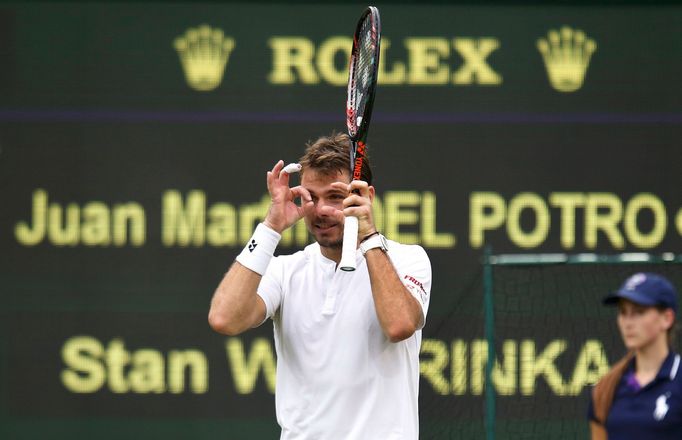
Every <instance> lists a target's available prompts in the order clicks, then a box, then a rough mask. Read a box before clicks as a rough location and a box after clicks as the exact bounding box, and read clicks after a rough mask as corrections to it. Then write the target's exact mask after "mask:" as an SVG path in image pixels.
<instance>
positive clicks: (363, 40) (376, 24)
mask: <svg viewBox="0 0 682 440" xmlns="http://www.w3.org/2000/svg"><path fill="white" fill-rule="evenodd" d="M380 43H381V19H380V17H379V9H377V8H376V7H374V6H369V7H367V9H365V11H364V12H363V13H362V15H361V16H360V19H359V20H358V24H357V26H356V29H355V34H354V35H353V48H352V50H351V56H350V63H349V74H348V91H347V95H346V127H347V129H348V136H350V138H351V140H352V141H354V142H358V141H363V140H364V139H365V138H366V136H367V129H368V127H369V121H370V119H371V116H372V107H373V104H374V94H375V91H376V84H377V75H378V72H379V52H380Z"/></svg>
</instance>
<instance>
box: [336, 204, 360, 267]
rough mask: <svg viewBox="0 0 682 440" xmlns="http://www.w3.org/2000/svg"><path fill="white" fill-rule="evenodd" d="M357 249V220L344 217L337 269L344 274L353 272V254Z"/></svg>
mask: <svg viewBox="0 0 682 440" xmlns="http://www.w3.org/2000/svg"><path fill="white" fill-rule="evenodd" d="M357 247H358V218H357V217H346V220H345V222H344V225H343V247H342V248H341V262H340V263H339V268H340V269H341V270H343V271H346V272H352V271H354V270H355V267H356V266H355V253H356V251H357Z"/></svg>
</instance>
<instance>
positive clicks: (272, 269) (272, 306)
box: [257, 257, 284, 324]
mask: <svg viewBox="0 0 682 440" xmlns="http://www.w3.org/2000/svg"><path fill="white" fill-rule="evenodd" d="M283 270H284V266H283V264H282V259H281V258H279V257H274V258H273V259H272V260H270V264H269V265H268V268H267V269H266V271H265V274H264V275H263V278H261V280H260V284H259V285H258V290H257V293H258V296H260V297H261V298H262V299H263V302H264V303H265V319H264V320H263V322H265V321H266V320H267V319H268V318H270V319H272V317H273V316H275V313H276V312H277V310H278V309H279V306H280V304H281V303H282V292H283V289H282V279H283ZM263 322H261V324H263Z"/></svg>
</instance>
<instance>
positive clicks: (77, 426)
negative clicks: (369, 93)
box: [0, 2, 682, 439]
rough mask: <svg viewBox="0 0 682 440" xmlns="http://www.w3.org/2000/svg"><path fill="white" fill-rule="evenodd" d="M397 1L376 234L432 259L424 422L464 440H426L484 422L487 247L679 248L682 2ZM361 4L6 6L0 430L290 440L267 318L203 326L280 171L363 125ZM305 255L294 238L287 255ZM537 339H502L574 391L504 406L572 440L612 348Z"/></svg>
mask: <svg viewBox="0 0 682 440" xmlns="http://www.w3.org/2000/svg"><path fill="white" fill-rule="evenodd" d="M380 6H381V14H382V25H383V32H382V34H383V41H382V55H381V62H382V64H381V66H380V73H379V87H378V90H377V98H376V102H375V108H374V115H373V121H372V130H371V135H370V137H369V151H370V157H371V160H372V164H373V169H374V175H375V187H376V189H377V196H378V197H377V202H376V203H375V217H376V219H377V225H378V227H379V229H380V230H381V231H382V232H384V234H385V235H387V236H388V237H389V238H391V239H393V240H397V241H401V242H404V243H415V244H420V245H421V246H423V247H424V248H425V249H426V251H427V253H428V254H429V256H430V258H431V262H432V269H433V290H432V292H431V294H432V299H431V306H430V310H429V316H428V319H427V324H426V327H425V329H424V332H423V336H424V340H425V344H424V347H423V354H424V359H423V363H422V376H423V377H422V381H421V389H420V402H421V403H420V405H421V407H422V412H421V415H420V418H421V423H422V433H423V436H424V437H425V438H450V437H445V436H442V435H441V436H440V437H439V436H438V434H437V433H438V432H440V431H438V430H437V429H436V428H434V426H441V425H443V424H451V425H452V426H466V425H467V423H469V422H471V421H474V422H473V423H474V424H477V423H479V422H480V421H481V420H482V416H481V414H482V408H483V403H482V402H483V392H482V388H481V387H482V384H481V382H480V371H481V370H480V368H481V366H482V365H484V362H483V363H479V365H478V367H475V366H473V364H471V363H470V362H469V360H467V359H468V357H470V356H473V353H476V350H479V351H480V352H482V351H481V350H483V346H482V345H480V344H481V339H482V338H483V322H482V307H483V293H482V286H481V281H480V280H481V276H482V269H481V257H482V255H483V249H484V248H485V247H486V246H492V248H493V249H494V251H496V252H533V253H541V252H567V253H580V252H596V253H618V252H625V251H627V252H653V253H661V252H676V253H679V252H680V249H682V177H681V176H682V170H681V167H682V145H681V144H680V139H682V107H681V103H682V88H680V86H679V79H680V77H682V45H681V44H680V41H682V40H681V38H680V37H681V35H680V26H679V23H680V22H681V19H682V8H680V7H678V6H663V5H662V6H657V7H653V6H651V7H644V6H601V7H587V6H569V7H566V6H564V7H560V6H468V5H466V6H465V5H462V6H457V5H448V4H426V5H422V6H416V5H411V4H400V3H396V4H385V5H380ZM362 7H363V6H362V5H342V4H340V3H332V4H329V5H305V4H293V5H288V4H284V3H267V2H266V3H252V4H246V3H229V2H225V3H221V2H209V3H197V4H194V3H189V2H187V3H183V2H178V3H176V2H167V3H158V2H157V3H127V2H120V3H116V2H114V3H88V2H76V3H62V2H56V3H39V2H26V3H4V4H2V5H0V212H1V213H2V215H1V216H0V249H1V252H0V263H2V264H0V330H1V332H0V426H1V427H0V436H2V437H3V438H64V439H66V438H87V437H97V438H119V437H121V436H128V437H130V438H140V437H149V438H161V437H166V438H186V437H189V436H192V437H194V438H215V437H216V436H222V437H224V438H235V439H242V438H243V439H245V438H275V437H276V436H277V435H279V434H278V433H279V430H278V427H277V424H276V420H275V415H274V397H273V393H274V369H275V365H276V359H275V356H274V350H273V344H272V329H271V326H270V324H268V323H266V324H265V325H263V326H261V327H260V328H258V329H257V330H254V331H252V332H249V333H246V334H244V335H241V336H239V337H223V336H221V335H218V334H215V333H213V332H212V331H211V330H210V329H209V327H208V324H207V312H208V306H209V301H210V298H211V296H212V294H213V290H214V289H215V287H216V286H217V285H218V283H219V281H220V279H221V278H222V276H223V274H224V273H225V272H226V271H227V269H228V268H229V266H230V264H231V263H232V261H233V259H234V257H235V256H236V255H237V254H238V252H239V251H240V250H241V248H242V246H243V245H244V243H245V242H246V240H247V239H248V238H249V237H250V235H251V232H252V230H253V228H254V227H255V225H256V224H257V223H258V222H259V221H260V220H261V219H262V218H263V217H264V215H265V213H266V211H267V207H268V203H269V197H268V195H267V189H266V185H265V172H266V171H267V170H269V169H270V168H271V167H272V165H273V164H274V163H275V162H276V161H277V160H279V159H284V160H285V161H286V162H290V161H295V160H296V159H297V158H298V157H300V155H301V154H302V152H303V148H304V145H305V143H306V141H308V140H313V139H315V138H317V137H318V136H320V135H325V134H329V133H331V132H332V131H334V130H336V131H342V130H344V113H343V109H344V103H345V83H346V81H347V62H348V56H349V52H350V48H351V40H350V38H351V35H352V30H353V24H354V23H355V20H356V18H357V15H358V14H359V12H360V10H361V8H362ZM245 17H248V18H245ZM254 17H257V20H255V19H253V18H254ZM309 240H310V237H309V236H308V234H307V232H306V230H305V227H304V225H303V224H299V225H296V226H295V227H293V228H292V229H291V230H290V231H288V232H287V234H285V236H284V238H283V241H282V243H281V244H280V246H279V248H278V251H277V252H278V253H291V252H295V251H296V250H298V249H301V248H302V247H303V246H305V245H306V243H308V242H309ZM675 274H676V272H672V276H673V277H675V276H676V275H675ZM615 287H616V286H615V285H613V286H610V287H609V288H615ZM678 287H679V288H682V285H680V284H679V280H678ZM604 293H605V292H604ZM599 299H600V297H599V296H596V297H594V298H593V300H594V302H593V303H586V304H585V305H584V312H585V314H590V313H592V312H590V310H591V309H592V307H594V308H598V307H599V304H600V302H599ZM544 312H546V311H542V310H535V311H529V313H538V314H542V313H544ZM600 319H606V320H611V319H612V318H611V316H610V315H608V314H607V315H606V317H604V318H600ZM533 322H537V324H536V325H535V326H531V327H529V328H526V329H525V330H524V331H523V332H519V333H518V334H513V333H512V334H506V335H502V336H503V338H504V339H505V340H507V341H512V342H513V343H514V344H517V346H518V347H519V349H520V347H521V346H522V345H523V344H527V343H530V342H532V343H533V344H535V345H533V347H535V349H536V351H537V353H538V355H537V357H536V358H534V359H536V360H538V362H537V363H536V364H533V365H525V364H523V362H521V361H520V362H521V363H520V364H519V368H520V369H523V368H531V369H532V368H541V367H539V366H538V365H540V363H541V362H540V361H542V362H545V364H546V362H550V361H551V362H553V361H554V360H556V365H557V368H556V371H557V373H556V374H554V373H552V374H554V375H552V374H544V373H542V371H540V370H538V371H540V373H537V374H536V375H531V376H530V379H528V377H526V382H523V383H522V381H512V382H509V381H507V382H505V384H506V385H505V387H502V386H501V385H500V386H499V387H498V389H497V391H498V393H506V395H509V396H512V397H514V398H518V399H519V400H520V401H524V399H533V398H538V399H542V400H543V401H547V402H549V405H556V406H557V407H561V405H562V404H563V402H571V405H572V406H571V408H578V409H576V410H574V411H573V410H571V411H573V412H572V413H570V414H569V416H570V417H573V418H575V419H576V420H580V418H581V417H583V414H584V412H581V411H582V406H580V405H581V403H580V402H584V398H585V395H586V394H585V393H586V390H587V389H588V386H589V384H590V383H591V382H590V381H592V382H593V379H594V378H593V377H592V376H590V375H589V374H588V375H586V376H585V378H584V381H583V382H580V381H577V382H576V380H578V379H575V377H576V376H575V374H573V375H572V372H574V369H575V368H576V363H577V362H578V359H579V358H580V356H581V353H583V354H584V353H585V352H586V350H587V351H589V350H593V349H595V347H597V348H596V350H597V352H599V353H601V351H599V350H602V349H603V353H605V356H606V358H604V359H602V361H601V363H598V365H596V366H595V367H594V369H595V370H594V371H597V372H600V371H601V370H602V369H603V368H606V367H607V366H608V365H607V364H608V363H609V362H613V361H614V360H615V359H617V357H618V356H619V355H620V354H621V352H622V347H621V346H620V345H619V342H618V340H617V337H615V338H614V336H615V335H616V328H615V326H611V327H608V325H607V326H606V327H605V330H604V332H603V333H599V334H597V333H596V330H595V329H594V328H588V327H586V326H581V325H580V319H579V318H576V320H575V321H572V322H573V323H574V324H575V326H572V325H565V326H561V327H560V326H552V325H551V324H547V320H542V319H538V320H535V321H533ZM610 322H611V321H608V322H606V324H609V323H610ZM602 327H603V326H602ZM609 332H611V333H612V334H610V335H609V338H607V337H606V336H604V335H605V334H607V333H609ZM559 340H560V341H565V343H566V344H565V345H566V348H565V350H563V351H562V352H561V354H560V355H559V354H556V356H555V357H554V358H551V356H550V357H549V358H542V353H545V354H547V353H549V351H544V352H543V350H549V348H548V347H550V348H551V347H553V346H552V344H553V343H555V342H556V341H559ZM477 344H478V345H477ZM595 344H601V345H595ZM526 346H527V345H526ZM476 347H478V348H476ZM443 350H445V352H444V353H446V357H445V358H443V357H442V356H441V357H440V358H439V357H438V356H439V353H440V354H442V353H443ZM458 350H459V351H458ZM462 350H463V351H462ZM500 350H501V351H500V355H502V354H503V352H502V351H503V349H502V347H501V348H500ZM461 353H464V354H462V355H461V356H460V354H461ZM547 356H549V354H547ZM437 358H438V359H441V360H442V359H444V360H443V362H444V364H441V365H440V366H439V365H438V364H437V363H435V361H434V359H437ZM550 358H551V359H550ZM547 359H550V361H548V360H547ZM600 359H601V358H600ZM479 360H480V359H479ZM524 365H525V366H524ZM552 365H554V364H552ZM477 368H478V369H477ZM542 368H544V367H542ZM460 370H461V371H464V372H463V373H462V374H464V376H463V377H464V380H463V381H462V380H459V381H455V380H454V379H453V378H454V377H455V376H457V374H458V373H457V372H458V371H460ZM543 371H544V370H543ZM547 371H549V370H547ZM552 371H554V370H552ZM439 372H446V373H447V374H446V373H443V374H440V373H439ZM477 374H478V375H479V376H477ZM519 374H522V373H519ZM557 375H558V376H557ZM441 377H447V378H448V379H447V382H448V383H445V384H444V383H443V381H442V380H440V379H439V378H441ZM580 377H583V376H580ZM572 378H573V379H572ZM451 379H452V380H451ZM574 379H575V380H574ZM553 380H554V382H552V381H553ZM581 380H582V379H581ZM529 381H530V382H529ZM557 381H558V382H557ZM571 381H573V382H571ZM569 382H571V383H572V385H571V386H568V385H565V384H566V383H569ZM515 383H516V385H514V384H515ZM558 383H563V384H564V385H565V386H564V385H561V386H559V385H557V384H558ZM524 384H525V385H524ZM498 385H499V384H498ZM433 402H437V403H438V402H440V403H438V404H439V405H442V406H443V408H446V409H447V410H444V411H443V412H444V415H443V414H441V413H439V415H438V417H436V416H435V415H433V414H432V413H430V409H431V408H433V407H434V406H432V405H435V403H433ZM576 402H577V403H576ZM481 423H482V422H481ZM576 423H577V422H576ZM576 426H577V425H576ZM481 429H482V426H481ZM575 429H576V431H571V434H570V435H567V437H566V438H573V436H574V434H575V432H578V433H580V434H581V435H585V434H584V432H583V431H580V429H582V427H580V428H575ZM585 429H586V428H585ZM461 432H465V433H466V432H467V431H461ZM469 434H470V437H471V438H475V437H477V436H479V434H480V432H479V431H472V432H469ZM429 435H430V436H431V437H429ZM461 435H462V436H463V437H462V438H469V437H467V435H466V434H461ZM452 438H455V437H452ZM524 438H531V437H524ZM554 438H558V437H554Z"/></svg>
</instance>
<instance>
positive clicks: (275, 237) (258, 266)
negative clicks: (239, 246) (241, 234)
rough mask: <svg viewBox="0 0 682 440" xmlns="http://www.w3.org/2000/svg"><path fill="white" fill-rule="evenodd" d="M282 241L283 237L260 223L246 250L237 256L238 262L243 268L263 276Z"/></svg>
mask: <svg viewBox="0 0 682 440" xmlns="http://www.w3.org/2000/svg"><path fill="white" fill-rule="evenodd" d="M281 239H282V236H281V235H280V234H278V233H277V232H276V231H274V230H272V229H270V228H268V227H267V226H265V225H264V224H263V223H259V224H258V226H256V230H255V231H254V232H253V235H252V236H251V238H250V239H249V242H248V243H246V246H245V247H244V250H242V252H241V254H239V255H237V261H239V263H240V264H241V265H242V266H244V267H246V268H248V269H251V270H252V271H254V272H256V273H257V274H259V275H263V274H265V270H266V269H267V268H268V264H270V259H271V258H272V256H273V255H274V253H275V248H276V247H277V244H278V243H279V241H280V240H281Z"/></svg>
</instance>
